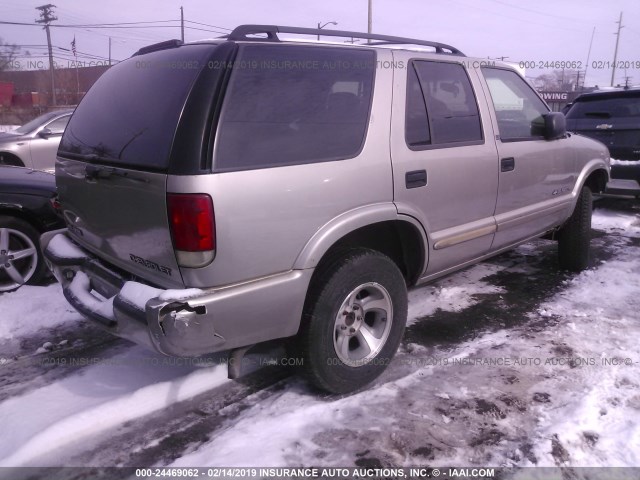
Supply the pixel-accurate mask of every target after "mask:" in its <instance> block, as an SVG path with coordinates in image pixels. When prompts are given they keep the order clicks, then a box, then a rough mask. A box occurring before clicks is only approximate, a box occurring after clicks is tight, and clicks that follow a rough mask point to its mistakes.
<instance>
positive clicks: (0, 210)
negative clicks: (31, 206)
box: [0, 203, 45, 233]
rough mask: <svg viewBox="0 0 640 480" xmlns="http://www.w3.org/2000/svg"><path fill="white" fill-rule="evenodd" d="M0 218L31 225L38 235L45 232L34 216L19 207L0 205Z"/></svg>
mask: <svg viewBox="0 0 640 480" xmlns="http://www.w3.org/2000/svg"><path fill="white" fill-rule="evenodd" d="M0 217H13V218H17V219H19V220H22V221H24V222H26V223H28V224H29V225H31V226H32V227H33V228H34V229H35V230H36V231H37V232H39V233H43V232H44V231H45V227H44V225H43V224H42V223H41V222H39V221H38V219H37V217H36V215H33V214H32V213H30V212H28V211H27V210H23V209H21V208H19V207H15V206H10V205H6V204H2V203H0Z"/></svg>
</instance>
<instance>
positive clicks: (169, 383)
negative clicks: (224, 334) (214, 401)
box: [0, 347, 227, 467]
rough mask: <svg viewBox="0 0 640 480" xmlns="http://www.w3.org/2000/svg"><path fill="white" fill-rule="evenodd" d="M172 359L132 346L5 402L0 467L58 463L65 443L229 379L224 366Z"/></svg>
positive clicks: (86, 438) (0, 409)
mask: <svg viewBox="0 0 640 480" xmlns="http://www.w3.org/2000/svg"><path fill="white" fill-rule="evenodd" d="M170 360H171V359H166V358H162V357H160V356H158V355H155V354H153V353H151V352H147V351H145V350H142V349H141V348H138V347H133V348H130V349H127V351H125V352H123V353H121V354H117V355H114V356H112V357H110V358H108V359H105V361H104V363H98V364H96V365H94V366H90V367H88V368H85V369H83V370H82V371H81V372H80V373H78V374H76V375H72V376H70V377H67V378H65V379H63V380H61V381H58V382H55V383H53V384H50V385H47V386H46V387H43V388H39V389H37V390H35V391H33V392H30V393H28V394H26V395H22V396H19V397H14V398H11V399H9V400H7V401H5V402H3V403H2V404H0V424H2V430H3V435H2V436H1V437H0V452H2V455H3V458H2V459H0V467H3V466H5V467H6V466H22V465H31V466H38V465H49V464H51V463H52V462H53V463H57V462H58V461H60V455H61V454H62V452H64V449H65V448H66V447H67V446H68V445H69V444H77V443H80V444H82V443H84V442H87V441H91V440H94V437H96V436H97V435H99V434H101V433H102V432H104V431H106V430H108V429H109V428H112V427H115V426H117V425H120V424H122V423H124V422H127V421H129V420H131V419H134V418H137V417H141V416H144V415H146V414H149V413H151V412H154V411H157V410H160V409H162V408H165V407H167V406H168V405H171V404H172V403H175V402H181V401H184V400H186V399H189V398H192V397H194V396H196V395H198V394H200V393H202V392H204V391H206V390H209V389H211V388H213V387H215V386H217V385H220V384H222V383H224V382H226V381H227V378H226V374H227V372H226V368H223V367H222V366H215V367H210V368H200V369H198V368H195V367H193V366H190V365H181V364H180V363H179V362H178V363H175V364H172V362H171V361H170ZM165 361H167V363H164V364H163V362H165ZM27 412H28V413H27ZM25 413H26V414H27V415H28V420H27V421H25V420H26V419H25Z"/></svg>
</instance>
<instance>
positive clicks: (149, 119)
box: [56, 44, 217, 288]
mask: <svg viewBox="0 0 640 480" xmlns="http://www.w3.org/2000/svg"><path fill="white" fill-rule="evenodd" d="M216 48H217V46H216V45H211V44H208V45H204V44H203V45H185V46H182V47H177V48H167V49H161V50H157V51H151V52H150V53H146V54H144V55H137V56H134V57H132V58H130V59H128V60H125V61H124V62H121V63H119V64H117V65H115V66H113V67H111V68H110V69H109V70H108V71H107V72H105V73H104V74H103V75H102V77H100V79H98V81H97V82H96V83H95V85H94V86H93V87H92V88H91V90H90V91H89V92H88V93H87V95H86V96H85V97H84V98H83V100H82V102H81V103H80V105H79V106H78V107H77V109H76V111H75V112H74V114H73V116H72V118H71V121H70V122H69V125H68V126H67V129H66V130H65V133H64V136H63V138H62V141H61V143H60V148H59V150H58V159H57V163H56V176H57V183H58V189H59V198H60V203H61V204H62V208H63V213H64V218H65V221H66V222H67V225H68V226H69V231H70V234H71V236H72V237H73V238H74V240H76V241H77V242H78V243H79V244H81V245H82V246H84V247H86V248H87V249H88V250H90V251H92V252H93V253H94V254H95V255H97V256H98V257H100V258H102V259H104V260H106V261H107V262H109V263H112V264H114V265H116V266H118V267H120V268H122V269H124V270H126V271H128V272H131V273H134V274H136V275H138V276H139V277H141V278H143V279H146V280H147V281H149V282H151V283H153V284H155V285H158V286H161V287H164V288H172V287H182V286H183V282H182V277H181V274H180V270H179V268H178V265H177V261H176V255H175V252H174V248H173V244H172V238H171V233H170V229H169V220H168V215H167V200H166V185H167V175H168V173H169V172H170V171H171V170H172V168H173V163H180V164H185V163H187V162H189V161H194V162H196V163H197V164H198V165H199V164H200V158H192V157H193V155H190V154H189V153H185V152H184V151H183V150H182V149H181V152H180V153H181V156H180V158H179V160H178V162H174V160H173V157H172V150H173V148H174V145H173V143H174V137H176V130H177V129H178V125H179V123H180V119H181V115H182V112H183V111H184V109H185V104H186V103H187V101H188V99H189V96H190V92H191V90H192V88H193V85H194V83H195V82H196V81H197V80H198V78H199V76H200V72H201V71H202V70H203V68H204V66H206V65H207V63H208V62H207V59H208V58H209V57H210V55H211V54H212V52H214V51H215V49H216Z"/></svg>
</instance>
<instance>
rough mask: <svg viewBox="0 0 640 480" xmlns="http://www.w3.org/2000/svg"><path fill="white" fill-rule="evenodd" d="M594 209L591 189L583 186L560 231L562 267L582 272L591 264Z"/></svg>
mask: <svg viewBox="0 0 640 480" xmlns="http://www.w3.org/2000/svg"><path fill="white" fill-rule="evenodd" d="M592 209H593V196H592V194H591V190H590V189H589V187H582V191H581V192H580V196H579V197H578V202H577V203H576V208H575V210H574V211H573V213H572V214H571V217H570V218H569V220H567V223H565V224H564V225H563V226H562V228H561V229H560V231H559V232H558V261H559V263H560V268H562V269H565V270H570V271H572V272H580V271H582V270H584V269H585V268H587V267H588V266H589V250H590V244H591V214H592Z"/></svg>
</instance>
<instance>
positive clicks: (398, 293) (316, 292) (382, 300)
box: [296, 249, 407, 394]
mask: <svg viewBox="0 0 640 480" xmlns="http://www.w3.org/2000/svg"><path fill="white" fill-rule="evenodd" d="M318 268H319V270H318V272H317V273H316V276H315V277H314V281H313V284H312V286H311V287H310V290H309V294H308V297H307V301H306V303H305V310H304V314H303V321H302V327H301V331H300V334H299V335H298V337H297V338H296V342H297V347H298V349H299V350H300V353H301V354H302V357H303V362H304V369H305V373H306V376H307V378H308V379H309V381H310V382H311V383H312V384H314V385H315V386H317V387H319V388H321V389H322V390H326V391H329V392H331V393H339V394H340V393H349V392H353V391H356V390H358V389H360V388H362V387H364V386H365V385H367V384H369V383H370V382H372V381H373V380H375V379H376V378H377V377H378V376H379V375H380V374H381V373H382V372H383V371H384V370H385V368H386V367H387V366H388V365H389V363H390V362H391V359H392V358H393V356H394V354H395V352H396V350H397V349H398V345H399V344H400V340H401V339H402V334H403V332H404V327H405V324H406V320H407V289H406V284H405V280H404V277H403V276H402V273H401V272H400V270H399V269H398V267H397V266H396V265H395V263H393V261H392V260H391V259H390V258H389V257H387V256H385V255H383V254H381V253H379V252H376V251H373V250H365V249H358V250H350V251H347V252H345V253H344V254H343V255H340V256H337V257H334V258H333V260H331V261H328V262H326V264H325V265H323V266H320V267H318Z"/></svg>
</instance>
